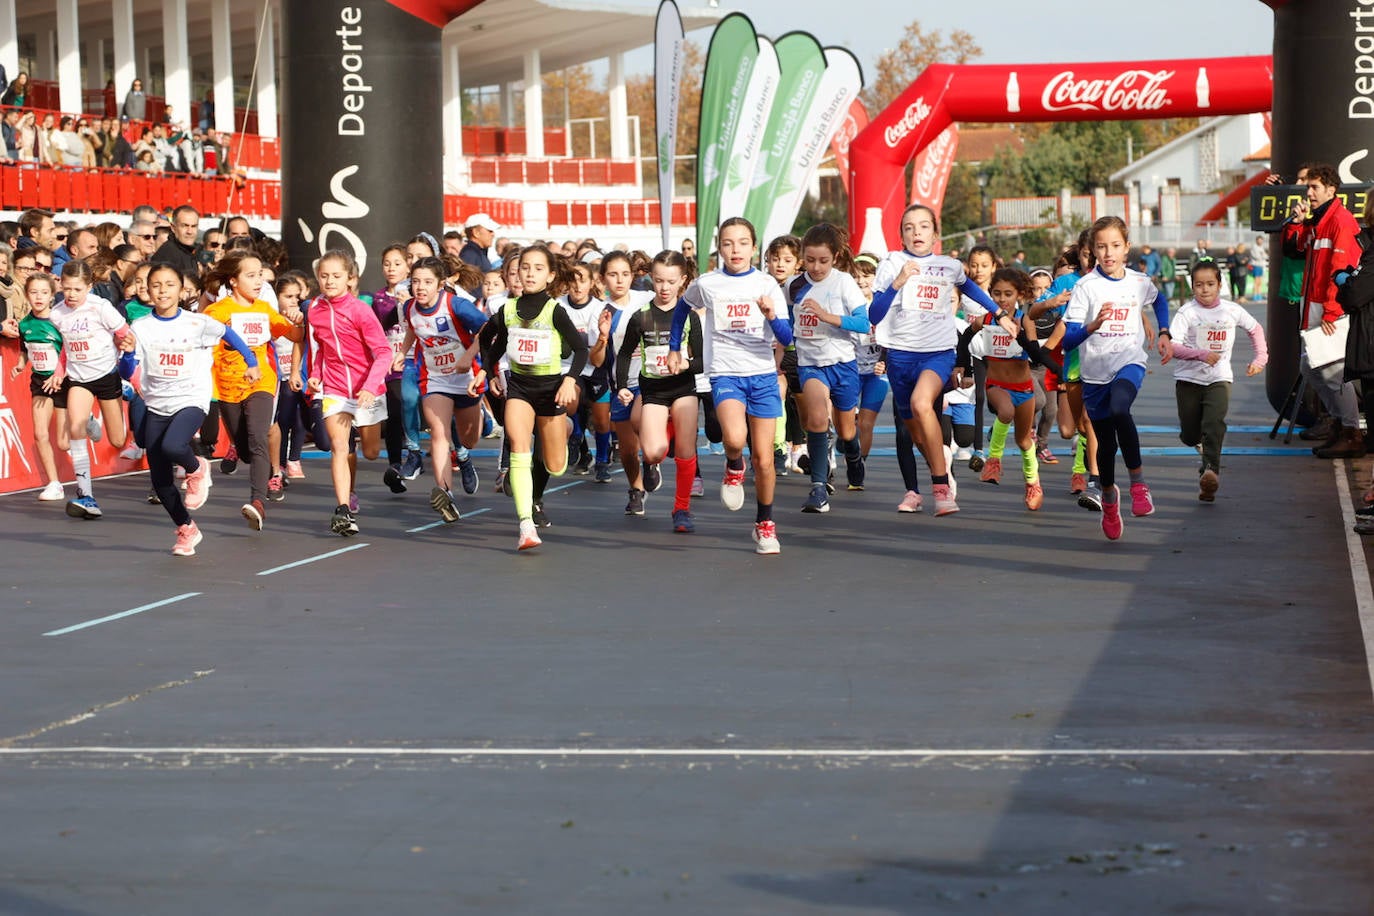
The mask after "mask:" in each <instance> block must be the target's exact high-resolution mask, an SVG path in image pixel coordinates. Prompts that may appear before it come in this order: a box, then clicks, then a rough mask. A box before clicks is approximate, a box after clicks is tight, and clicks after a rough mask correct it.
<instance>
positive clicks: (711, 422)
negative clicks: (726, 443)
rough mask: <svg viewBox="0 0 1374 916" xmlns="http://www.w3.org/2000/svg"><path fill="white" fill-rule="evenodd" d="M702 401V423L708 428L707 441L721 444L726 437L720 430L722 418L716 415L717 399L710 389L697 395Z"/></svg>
mask: <svg viewBox="0 0 1374 916" xmlns="http://www.w3.org/2000/svg"><path fill="white" fill-rule="evenodd" d="M697 400H698V401H700V402H701V425H702V426H703V427H704V428H705V430H706V441H707V442H712V443H715V444H719V443H720V442H721V440H722V439H724V438H725V436H724V434H723V433H722V432H721V431H720V418H719V417H717V416H716V399H715V398H713V397H711V393H710V392H709V391H706V392H701V393H699V394H698V395H697Z"/></svg>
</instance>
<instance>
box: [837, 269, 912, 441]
mask: <svg viewBox="0 0 1374 916" xmlns="http://www.w3.org/2000/svg"><path fill="white" fill-rule="evenodd" d="M877 272H878V259H877V257H875V256H874V255H871V254H868V253H861V254H857V255H855V256H854V264H853V266H852V267H851V268H850V271H849V273H850V276H852V277H853V278H854V282H855V283H856V284H857V285H858V287H859V292H860V293H862V294H863V297H864V306H865V308H867V305H868V303H869V302H871V301H872V300H873V275H874V274H876V273H877ZM882 351H883V348H882V347H880V346H878V342H877V341H876V340H874V339H873V325H871V324H870V325H869V326H868V327H866V328H864V329H863V331H860V332H856V333H855V334H854V358H855V362H856V363H857V365H858V368H859V448H860V452H861V453H862V455H863V458H864V461H867V460H868V453H869V452H870V451H872V450H873V428H874V427H875V426H877V425H878V414H879V413H880V412H881V411H882V409H883V404H884V403H886V401H887V395H888V392H890V391H891V390H892V386H891V385H889V384H888V383H887V376H885V375H879V374H878V372H877V368H878V363H879V361H880V360H881V358H882ZM897 425H898V426H899V427H900V426H901V424H900V423H899V424H897Z"/></svg>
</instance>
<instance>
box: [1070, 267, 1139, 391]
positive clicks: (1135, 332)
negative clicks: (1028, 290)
mask: <svg viewBox="0 0 1374 916" xmlns="http://www.w3.org/2000/svg"><path fill="white" fill-rule="evenodd" d="M1156 295H1158V291H1157V290H1156V289H1155V285H1154V283H1153V282H1151V280H1150V278H1149V277H1147V276H1145V275H1144V274H1143V273H1141V272H1140V271H1138V270H1130V269H1127V270H1126V275H1125V276H1124V277H1122V278H1121V279H1120V280H1113V279H1112V278H1111V277H1108V276H1107V275H1106V274H1104V273H1102V271H1100V270H1096V269H1094V270H1092V271H1089V272H1088V274H1087V276H1085V277H1083V279H1081V280H1079V281H1078V283H1077V285H1075V286H1074V288H1073V295H1072V297H1071V298H1070V299H1069V307H1068V309H1067V310H1066V311H1065V312H1064V322H1065V323H1066V324H1088V323H1090V322H1092V321H1093V320H1094V319H1095V318H1096V317H1097V315H1098V313H1099V312H1109V314H1107V320H1106V321H1105V322H1103V324H1102V327H1100V328H1098V329H1097V331H1096V332H1095V333H1093V334H1090V335H1089V336H1088V339H1087V340H1085V341H1083V343H1082V344H1081V345H1080V346H1079V347H1078V354H1079V363H1078V364H1079V375H1080V376H1081V377H1082V379H1083V381H1085V382H1087V383H1088V384H1090V385H1105V384H1107V383H1108V382H1110V381H1111V380H1112V379H1114V378H1116V374H1117V373H1118V372H1120V371H1121V370H1122V369H1125V368H1126V367H1127V366H1144V365H1145V364H1146V362H1147V361H1148V357H1149V354H1148V353H1146V351H1145V323H1144V315H1143V310H1144V308H1145V306H1146V305H1148V304H1152V303H1153V302H1154V301H1155V296H1156Z"/></svg>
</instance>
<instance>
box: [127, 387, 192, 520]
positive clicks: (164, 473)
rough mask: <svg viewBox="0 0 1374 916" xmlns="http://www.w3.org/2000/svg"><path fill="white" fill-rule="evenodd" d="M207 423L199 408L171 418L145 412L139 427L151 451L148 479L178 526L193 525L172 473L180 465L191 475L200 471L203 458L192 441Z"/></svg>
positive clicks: (139, 432)
mask: <svg viewBox="0 0 1374 916" xmlns="http://www.w3.org/2000/svg"><path fill="white" fill-rule="evenodd" d="M203 422H205V411H203V410H201V409H199V408H197V407H184V408H182V409H181V410H178V411H177V412H176V413H174V414H172V415H171V416H170V417H164V416H162V415H161V414H156V413H153V412H152V411H151V410H149V411H144V413H143V417H142V422H141V423H140V424H139V430H138V441H140V442H142V443H143V448H145V449H147V450H148V476H149V478H150V479H151V480H152V484H153V490H154V491H155V492H156V493H157V496H158V499H160V500H162V508H164V509H166V510H167V514H168V515H169V516H171V517H172V523H173V524H174V525H176V526H177V527H181V526H182V525H185V524H189V523H190V521H191V513H190V512H187V511H186V504H185V503H184V502H182V501H181V488H180V487H178V486H177V484H176V479H175V478H174V477H173V474H172V472H173V469H174V468H175V467H176V466H177V465H181V466H182V467H183V468H185V469H186V473H188V474H191V473H194V472H195V471H197V470H199V468H200V459H198V458H197V457H196V452H195V449H194V448H192V447H191V440H192V439H193V438H194V437H195V435H196V432H197V431H198V430H199V429H200V424H201V423H203Z"/></svg>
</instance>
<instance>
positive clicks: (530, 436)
mask: <svg viewBox="0 0 1374 916" xmlns="http://www.w3.org/2000/svg"><path fill="white" fill-rule="evenodd" d="M571 280H572V268H571V267H570V266H569V265H568V264H567V263H566V262H565V261H564V260H563V259H562V258H557V257H555V256H554V255H553V253H552V252H550V251H549V249H548V248H546V247H545V246H543V245H532V246H530V247H529V248H526V249H525V250H524V251H522V252H521V253H520V286H521V289H522V290H523V292H522V293H521V294H520V297H519V298H518V299H507V300H506V303H505V305H503V306H502V307H501V311H500V312H499V313H497V314H495V315H492V317H491V320H490V321H488V322H487V323H486V324H485V325H484V326H483V327H482V333H481V335H480V337H479V341H480V347H481V352H482V365H483V366H498V365H500V360H501V357H502V355H505V356H506V357H508V358H509V360H510V372H509V373H508V374H506V375H505V377H504V378H503V377H502V374H501V373H500V372H499V371H495V372H493V374H492V378H491V383H492V386H493V387H494V388H496V389H498V391H499V392H501V393H504V394H505V397H506V417H505V427H506V438H507V439H508V440H509V441H510V449H511V452H510V479H509V480H508V481H507V486H508V487H509V489H510V492H511V495H512V496H513V497H514V498H515V514H516V516H517V517H518V518H519V519H520V534H519V537H518V539H517V541H516V547H517V548H518V549H520V550H529V549H530V548H532V547H538V546H539V545H540V543H542V542H541V541H540V539H539V531H538V527H537V526H536V524H535V510H536V508H537V509H538V511H539V514H540V515H541V516H542V515H543V514H544V511H543V505H542V501H543V497H544V485H545V484H547V483H548V479H549V476H550V475H553V476H554V477H558V476H561V475H562V474H563V472H564V471H566V470H567V469H568V437H569V434H570V432H571V428H570V426H571V425H570V423H569V421H568V419H567V413H568V411H569V410H576V409H577V394H578V389H577V378H578V376H580V375H581V374H582V367H583V366H585V365H586V364H587V338H586V335H584V334H583V333H582V332H581V331H579V330H578V329H577V326H576V325H574V324H573V321H572V319H571V318H569V317H568V313H567V312H566V311H564V310H563V309H561V308H559V306H558V301H557V300H556V299H555V296H557V295H559V294H560V293H562V292H563V291H564V289H565V288H566V287H567V285H568V283H570V282H571ZM565 350H570V351H571V352H572V362H571V364H570V365H569V366H568V370H567V372H564V371H563V352H564V351H565ZM474 377H475V378H476V380H477V383H478V384H480V383H482V382H483V381H486V372H484V371H483V370H482V369H480V368H479V369H478V370H477V371H476V373H474ZM536 434H538V438H539V443H540V453H541V460H540V462H539V467H538V473H537V475H536V472H535V469H534V439H535V435H536ZM545 525H546V526H547V521H546V520H545Z"/></svg>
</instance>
